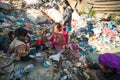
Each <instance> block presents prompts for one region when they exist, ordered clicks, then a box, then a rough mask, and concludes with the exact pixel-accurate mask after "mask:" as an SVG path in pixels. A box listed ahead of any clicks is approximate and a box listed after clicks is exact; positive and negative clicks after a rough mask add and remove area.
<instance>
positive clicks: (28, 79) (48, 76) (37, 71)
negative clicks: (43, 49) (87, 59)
mask: <svg viewBox="0 0 120 80" xmlns="http://www.w3.org/2000/svg"><path fill="white" fill-rule="evenodd" d="M106 52H111V53H117V54H120V46H119V47H117V48H114V49H112V50H108V51H105V52H98V53H100V54H101V53H106ZM30 63H34V62H33V61H30V62H20V63H19V64H18V63H16V66H15V70H16V71H17V70H20V68H21V67H24V66H26V65H28V64H30ZM59 75H60V74H59V73H56V74H53V73H52V68H51V67H50V68H45V67H44V66H43V63H37V66H36V67H35V68H34V70H32V71H31V72H30V73H29V74H28V75H27V76H22V77H21V79H22V80H59ZM0 80H6V78H5V77H0Z"/></svg>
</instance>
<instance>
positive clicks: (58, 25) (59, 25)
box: [55, 23, 62, 31]
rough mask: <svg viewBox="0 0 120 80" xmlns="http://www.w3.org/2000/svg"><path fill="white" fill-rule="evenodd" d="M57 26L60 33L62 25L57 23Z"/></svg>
mask: <svg viewBox="0 0 120 80" xmlns="http://www.w3.org/2000/svg"><path fill="white" fill-rule="evenodd" d="M55 25H56V27H57V29H58V30H59V31H61V27H62V26H61V24H60V23H55Z"/></svg>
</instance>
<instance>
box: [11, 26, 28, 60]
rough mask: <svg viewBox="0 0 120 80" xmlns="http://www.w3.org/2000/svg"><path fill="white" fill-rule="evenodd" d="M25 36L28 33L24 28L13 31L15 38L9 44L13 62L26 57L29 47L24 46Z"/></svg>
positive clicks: (26, 37) (26, 36)
mask: <svg viewBox="0 0 120 80" xmlns="http://www.w3.org/2000/svg"><path fill="white" fill-rule="evenodd" d="M27 34H28V31H27V30H26V29H24V28H18V29H16V30H15V36H16V38H15V39H14V40H13V41H12V42H11V44H10V48H11V50H13V51H12V52H13V55H14V56H15V60H18V61H19V60H21V58H22V57H23V56H27V55H28V53H29V46H27V45H26V41H27V40H28V35H27Z"/></svg>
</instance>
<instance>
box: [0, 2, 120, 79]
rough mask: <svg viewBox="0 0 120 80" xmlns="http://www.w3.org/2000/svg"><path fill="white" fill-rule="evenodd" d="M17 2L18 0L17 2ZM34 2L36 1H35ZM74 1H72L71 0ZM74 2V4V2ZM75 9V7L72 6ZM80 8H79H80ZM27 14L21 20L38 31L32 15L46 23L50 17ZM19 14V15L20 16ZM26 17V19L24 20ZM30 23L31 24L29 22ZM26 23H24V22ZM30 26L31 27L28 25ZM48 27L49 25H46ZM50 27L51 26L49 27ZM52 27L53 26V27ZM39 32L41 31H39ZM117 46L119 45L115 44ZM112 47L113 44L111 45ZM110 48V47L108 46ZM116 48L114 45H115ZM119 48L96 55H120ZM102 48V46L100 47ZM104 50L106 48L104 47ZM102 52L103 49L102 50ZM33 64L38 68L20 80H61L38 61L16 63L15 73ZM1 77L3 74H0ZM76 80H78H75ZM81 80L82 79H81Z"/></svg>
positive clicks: (30, 12) (29, 10)
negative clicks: (39, 17)
mask: <svg viewBox="0 0 120 80" xmlns="http://www.w3.org/2000/svg"><path fill="white" fill-rule="evenodd" d="M15 1H16V0H15ZM33 1H34V0H33ZM71 1H72V0H71ZM86 1H89V0H86ZM93 1H95V0H93ZM73 2H74V0H73ZM17 4H19V3H17ZM72 5H75V2H74V3H73V4H72ZM72 7H73V6H72ZM78 7H79V6H78ZM21 12H22V10H21ZM26 12H28V13H29V14H27V15H28V16H29V17H27V18H26V14H24V15H25V16H24V15H22V17H21V16H19V17H21V18H20V19H25V20H26V23H31V24H32V25H33V24H34V25H35V26H34V27H36V29H38V28H40V27H41V25H40V26H38V25H36V23H34V22H36V21H34V19H33V17H31V14H35V13H36V14H35V17H36V16H39V15H41V20H43V21H46V19H47V18H48V17H46V15H43V14H39V15H38V14H37V13H40V12H39V10H35V9H28V10H27V11H26ZM18 13H19V12H18ZM23 13H24V10H23ZM19 14H21V13H19ZM19 14H18V15H19ZM24 17H25V18H24ZM28 18H31V20H29V19H28ZM32 19H33V23H32ZM13 21H14V18H13ZM29 21H30V22H29ZM23 22H24V21H23ZM40 22H41V23H42V21H40ZM15 24H16V26H15V28H16V27H18V26H19V24H17V23H15ZM28 26H29V25H28ZM37 26H38V28H37ZM46 26H47V25H46ZM48 26H49V25H48ZM51 26H52V25H51ZM38 31H39V30H38ZM119 40H120V38H119ZM115 44H117V43H115ZM111 45H112V44H111ZM111 45H110V47H111ZM108 46H109V45H108ZM113 46H114V45H113ZM117 46H118V47H116V48H111V49H110V50H104V51H100V50H99V51H97V52H95V53H97V54H103V53H115V54H116V53H117V54H120V44H119V45H117ZM100 47H101V46H100ZM102 48H104V47H102ZM101 50H102V49H101ZM31 63H34V64H36V67H34V68H33V69H32V70H31V71H30V72H29V73H28V74H27V75H25V76H22V77H20V80H60V79H59V78H60V73H59V72H58V73H53V72H54V71H53V67H52V65H51V66H50V67H49V68H46V67H45V66H44V62H36V61H33V60H30V61H28V62H27V61H26V62H22V61H20V62H15V68H14V70H15V72H17V71H19V70H20V69H21V68H23V67H25V66H27V65H29V64H31ZM0 75H1V74H0ZM0 80H8V79H7V78H6V76H0ZM75 80H76V79H75ZM77 80H79V79H77ZM80 80H81V79H80Z"/></svg>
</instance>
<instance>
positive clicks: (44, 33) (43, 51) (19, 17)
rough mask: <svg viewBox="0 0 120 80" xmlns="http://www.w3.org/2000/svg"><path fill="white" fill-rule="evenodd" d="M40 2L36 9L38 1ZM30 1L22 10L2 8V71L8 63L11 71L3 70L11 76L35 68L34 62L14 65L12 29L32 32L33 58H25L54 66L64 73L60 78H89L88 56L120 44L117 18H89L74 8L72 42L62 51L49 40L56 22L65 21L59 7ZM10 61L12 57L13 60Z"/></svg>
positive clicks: (0, 23)
mask: <svg viewBox="0 0 120 80" xmlns="http://www.w3.org/2000/svg"><path fill="white" fill-rule="evenodd" d="M26 1H27V0H26ZM33 3H34V4H33ZM37 3H38V5H37V9H36V6H35V4H37ZM1 4H2V5H4V6H5V7H6V4H4V2H0V5H1ZM26 4H27V6H24V5H23V6H22V7H24V8H22V9H21V10H19V9H17V8H16V9H15V10H16V11H15V10H14V11H12V9H11V8H9V10H8V11H7V14H6V13H5V12H4V11H1V10H0V44H1V45H0V70H1V71H3V70H2V68H3V67H4V66H7V67H9V68H10V69H9V70H10V71H9V70H8V69H5V71H8V72H3V73H9V74H8V75H9V76H10V77H9V78H11V77H12V78H13V79H14V80H16V79H17V78H19V77H21V75H22V76H23V77H24V76H25V75H26V74H27V72H30V70H29V68H31V67H35V65H34V64H31V65H28V66H27V67H26V68H22V69H20V70H14V71H13V69H14V67H15V66H16V65H19V64H15V65H13V64H14V63H13V62H12V63H13V64H11V61H12V60H13V59H14V55H10V54H9V53H8V52H9V51H10V50H9V44H10V43H11V42H12V40H13V39H10V40H9V39H8V38H9V34H10V32H14V31H15V30H16V29H18V28H19V27H23V28H25V29H27V30H28V31H29V34H28V36H29V44H28V46H29V47H30V52H29V54H30V55H29V56H28V57H29V58H27V57H25V61H28V62H30V60H33V62H34V63H35V64H40V65H43V66H44V67H45V68H47V69H51V67H52V72H53V74H57V75H60V76H59V78H57V80H67V79H71V80H89V79H90V76H89V75H88V74H87V73H86V71H85V70H84V69H82V68H83V67H84V66H85V65H86V64H87V60H86V58H85V56H87V55H89V54H94V53H96V52H97V51H105V50H109V49H112V48H115V47H117V46H119V45H120V26H119V25H117V24H116V23H114V22H113V21H102V20H100V19H96V18H89V17H88V16H87V15H81V16H79V15H78V13H77V12H76V11H74V12H73V14H72V22H71V23H72V24H71V26H72V30H71V31H70V32H69V40H68V45H67V47H64V48H63V49H62V50H61V51H57V50H55V48H53V47H52V46H51V44H50V40H49V39H50V36H51V35H52V33H53V30H54V29H53V28H54V24H55V22H56V23H61V22H62V20H63V16H62V14H61V13H60V12H59V11H58V10H56V9H55V8H53V7H52V8H51V7H49V6H46V4H45V3H44V4H42V2H37V0H36V1H35V2H31V3H30V2H27V3H26ZM40 4H42V6H40ZM28 5H29V6H28ZM5 7H3V6H0V9H3V10H5V11H6V10H7V9H5ZM10 7H11V6H10ZM6 40H9V41H6ZM5 41H6V42H7V43H6V42H5ZM4 43H6V44H4ZM103 46H104V47H103ZM4 59H5V60H4ZM6 60H9V62H7V61H6ZM5 63H6V64H5ZM7 63H8V64H7ZM9 64H10V65H9ZM1 65H2V66H1ZM11 66H12V68H11ZM29 66H30V67H29ZM1 71H0V73H1ZM17 71H18V72H17ZM14 72H15V73H14ZM10 74H12V76H11V75H10ZM28 75H29V74H28ZM33 79H34V78H33Z"/></svg>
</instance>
